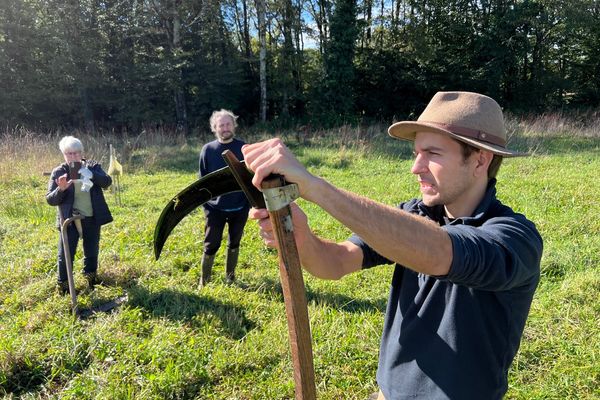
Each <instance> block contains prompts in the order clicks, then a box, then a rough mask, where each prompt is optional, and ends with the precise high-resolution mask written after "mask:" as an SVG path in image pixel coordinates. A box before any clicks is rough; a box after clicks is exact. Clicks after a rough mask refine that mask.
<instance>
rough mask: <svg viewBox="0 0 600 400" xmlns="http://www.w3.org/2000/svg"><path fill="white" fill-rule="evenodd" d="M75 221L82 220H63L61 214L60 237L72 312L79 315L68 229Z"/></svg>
mask: <svg viewBox="0 0 600 400" xmlns="http://www.w3.org/2000/svg"><path fill="white" fill-rule="evenodd" d="M59 213H60V207H59ZM75 220H81V217H79V216H78V217H71V218H67V219H63V216H62V213H60V221H61V226H60V237H61V240H62V244H63V255H64V257H65V265H66V267H67V281H68V283H69V294H70V295H71V311H72V312H73V314H74V315H77V313H78V309H77V292H76V291H75V280H74V279H73V260H72V259H71V249H70V247H69V237H68V234H67V228H68V227H69V225H70V224H71V223H72V222H73V221H75Z"/></svg>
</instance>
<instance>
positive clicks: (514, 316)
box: [350, 180, 543, 400]
mask: <svg viewBox="0 0 600 400" xmlns="http://www.w3.org/2000/svg"><path fill="white" fill-rule="evenodd" d="M495 184H496V181H495V180H491V181H490V183H489V185H488V188H487V191H486V194H485V197H484V199H483V200H482V202H481V203H480V204H479V206H478V207H477V209H476V210H475V212H474V214H473V216H472V217H468V218H458V219H455V220H452V221H449V220H448V219H447V218H446V217H445V216H444V208H443V206H436V207H427V206H425V205H424V204H423V202H422V201H421V200H418V199H414V200H411V201H409V202H407V203H403V204H401V205H400V206H399V207H400V208H401V209H402V210H405V211H407V212H409V213H412V214H417V215H421V216H424V217H426V218H429V219H431V220H433V221H436V222H437V223H439V224H440V226H442V227H443V228H444V229H445V230H446V231H447V232H448V234H449V235H450V238H451V240H452V249H453V259H452V264H451V267H450V271H449V273H448V275H446V276H437V277H436V276H428V275H424V274H420V273H417V272H414V271H412V270H410V269H408V268H405V267H403V266H402V265H398V264H396V267H395V270H394V276H393V279H392V285H391V289H390V295H389V300H388V305H387V310H386V315H385V322H384V327H383V335H382V338H381V347H380V354H379V366H378V370H377V382H378V384H379V387H380V388H381V391H382V392H383V394H384V396H385V398H386V399H387V400H399V399H428V400H429V399H461V400H462V399H501V398H502V396H503V395H504V393H505V392H506V390H507V389H508V377H507V376H508V369H509V367H510V364H511V362H512V360H513V358H514V356H515V354H516V352H517V350H518V348H519V342H520V340H521V336H522V334H523V329H524V327H525V321H526V319H527V315H528V313H529V308H530V306H531V301H532V299H533V294H534V292H535V289H536V287H537V285H538V282H539V278H540V259H541V256H542V247H543V246H542V238H541V236H540V234H539V233H538V231H537V229H536V227H535V225H534V224H533V223H532V222H531V221H529V220H527V219H526V218H525V216H523V215H521V214H517V213H515V212H514V211H513V210H512V209H510V208H509V207H507V206H505V205H503V204H502V203H501V202H500V201H499V200H497V199H496V188H495ZM350 241H352V242H353V243H355V244H356V245H358V246H359V247H360V248H361V249H362V250H363V268H370V267H373V266H375V265H381V264H391V261H390V260H387V259H386V258H384V257H382V256H381V255H379V254H378V253H376V252H375V251H374V250H373V249H372V248H371V247H370V246H369V245H368V244H366V243H365V242H364V241H362V239H361V238H360V237H358V236H356V235H353V236H352V237H351V238H350Z"/></svg>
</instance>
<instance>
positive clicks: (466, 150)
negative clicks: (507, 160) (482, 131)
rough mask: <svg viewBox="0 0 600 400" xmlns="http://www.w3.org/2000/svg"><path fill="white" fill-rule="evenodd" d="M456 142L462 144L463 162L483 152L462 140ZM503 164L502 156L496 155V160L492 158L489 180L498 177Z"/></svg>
mask: <svg viewBox="0 0 600 400" xmlns="http://www.w3.org/2000/svg"><path fill="white" fill-rule="evenodd" d="M455 140H456V139H455ZM456 141H457V142H458V143H459V144H460V147H461V149H462V155H463V160H466V159H467V158H469V157H470V156H471V154H473V153H475V152H476V151H481V149H478V148H477V147H474V146H471V145H469V144H467V143H465V142H462V141H460V140H456ZM501 164H502V156H499V155H498V154H494V158H492V162H490V166H489V167H488V173H487V175H488V180H489V179H492V178H495V177H496V175H498V170H499V169H500V165H501Z"/></svg>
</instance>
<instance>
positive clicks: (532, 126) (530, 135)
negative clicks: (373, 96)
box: [0, 110, 600, 181]
mask: <svg viewBox="0 0 600 400" xmlns="http://www.w3.org/2000/svg"><path fill="white" fill-rule="evenodd" d="M387 126H388V124H387V123H379V124H372V125H369V126H350V125H343V126H340V127H338V128H334V129H328V130H324V129H313V128H312V127H310V125H304V126H300V127H298V128H296V129H288V130H286V131H281V132H269V131H268V129H265V128H261V129H260V130H255V129H253V128H247V129H244V128H240V131H239V132H238V133H239V135H240V136H241V137H243V138H244V139H245V140H246V141H248V142H252V141H258V140H264V139H268V138H271V137H274V136H281V137H283V138H284V139H286V140H288V141H295V142H297V143H301V144H303V145H307V144H310V143H311V142H313V141H315V142H318V143H319V144H320V145H332V146H340V147H344V148H345V147H352V148H359V149H362V150H365V151H368V150H370V149H372V148H373V146H374V145H375V144H376V143H377V142H380V139H382V140H387ZM506 127H507V131H508V137H509V143H513V144H514V143H516V145H517V146H518V147H519V149H520V150H523V151H529V152H537V151H539V148H540V147H541V145H542V142H543V140H544V139H545V138H552V137H557V136H566V137H577V138H598V137H600V110H595V111H594V110H592V111H588V112H581V113H570V114H566V113H562V112H555V113H544V114H540V115H527V116H521V117H517V116H514V115H510V114H508V115H507V116H506ZM68 134H70V135H73V136H76V137H78V138H79V139H81V140H82V142H83V144H84V147H85V151H84V153H85V156H86V158H89V159H94V160H96V161H98V162H100V163H102V164H104V165H108V160H109V145H110V144H112V145H113V146H114V148H115V149H116V151H117V157H118V159H119V161H121V163H122V164H124V165H127V167H128V168H132V169H145V170H152V168H153V167H154V166H155V165H156V163H157V161H158V159H157V157H159V153H160V149H161V148H166V147H170V148H173V146H175V147H179V148H185V147H186V146H188V144H190V143H194V144H195V145H198V146H199V145H200V144H201V143H203V142H206V141H208V140H212V135H211V134H210V133H207V132H205V133H203V134H202V135H201V136H200V137H190V136H188V137H186V136H185V135H183V134H181V133H176V132H175V131H174V130H171V129H165V128H161V127H158V128H145V129H142V130H141V131H140V132H139V133H137V134H132V133H128V132H122V133H119V134H115V133H110V132H97V133H87V132H82V131H72V132H69V133H68ZM65 135H66V134H65V133H64V132H62V131H60V130H57V131H55V132H51V133H40V132H34V131H31V130H28V129H26V128H23V127H15V128H5V129H4V130H3V131H0V158H1V159H2V161H4V162H2V163H0V181H5V180H7V179H10V177H11V176H13V175H14V171H15V170H19V171H29V172H30V173H31V175H35V176H39V175H41V174H43V173H48V172H50V171H51V170H52V168H53V167H55V166H56V165H57V164H58V163H60V162H61V160H62V155H61V154H60V150H59V149H58V142H59V141H60V139H61V137H62V136H65ZM388 143H389V142H388ZM151 149H156V150H159V151H158V152H153V151H147V150H151Z"/></svg>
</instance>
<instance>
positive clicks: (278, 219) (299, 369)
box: [261, 177, 317, 400]
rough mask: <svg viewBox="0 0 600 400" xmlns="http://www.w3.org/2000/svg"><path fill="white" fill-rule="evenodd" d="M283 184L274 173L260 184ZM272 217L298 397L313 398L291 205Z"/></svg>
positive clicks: (303, 294)
mask: <svg viewBox="0 0 600 400" xmlns="http://www.w3.org/2000/svg"><path fill="white" fill-rule="evenodd" d="M283 185H285V181H284V179H283V177H275V178H269V179H266V180H264V181H263V182H262V185H261V186H262V188H263V189H269V188H277V187H280V186H283ZM269 217H270V218H271V223H272V224H273V231H274V232H275V237H276V239H277V242H278V244H279V251H278V254H279V274H280V277H281V287H282V288H283V299H284V302H285V312H286V315H287V322H288V331H289V336H290V348H291V351H292V361H293V364H294V382H295V387H296V400H314V399H316V396H317V395H316V392H317V390H316V387H315V370H314V365H313V353H312V344H311V334H310V322H309V319H308V306H307V302H306V290H305V288H304V279H303V277H302V268H301V265H300V257H299V256H298V248H297V247H296V241H295V240H294V232H293V230H292V229H291V227H292V224H291V218H292V215H291V209H290V206H289V205H287V206H285V207H283V208H281V209H280V210H277V211H269ZM286 222H287V223H286Z"/></svg>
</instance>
